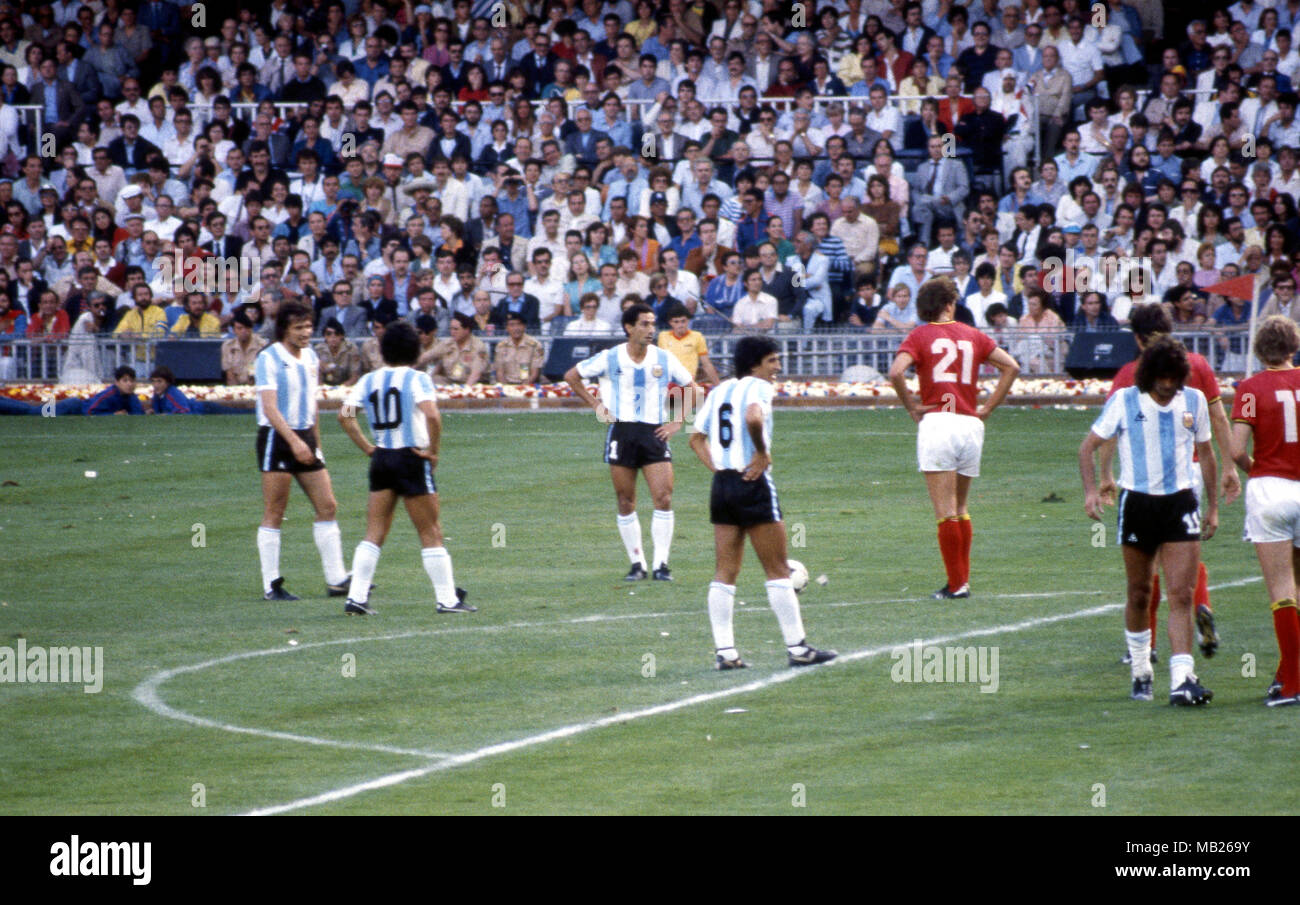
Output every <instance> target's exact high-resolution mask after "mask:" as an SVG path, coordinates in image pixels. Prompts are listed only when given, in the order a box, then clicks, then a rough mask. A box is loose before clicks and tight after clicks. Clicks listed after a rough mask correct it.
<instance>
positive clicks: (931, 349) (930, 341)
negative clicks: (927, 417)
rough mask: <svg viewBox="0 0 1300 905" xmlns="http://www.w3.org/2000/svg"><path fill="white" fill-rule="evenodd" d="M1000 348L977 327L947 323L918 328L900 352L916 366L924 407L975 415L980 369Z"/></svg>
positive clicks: (925, 325) (908, 335) (904, 341)
mask: <svg viewBox="0 0 1300 905" xmlns="http://www.w3.org/2000/svg"><path fill="white" fill-rule="evenodd" d="M997 347H998V344H997V343H996V342H994V341H993V339H992V337H990V336H986V335H985V334H983V333H981V332H980V331H979V330H976V329H975V328H974V327H970V326H967V325H966V324H960V323H957V322H956V321H944V322H942V323H931V324H922V325H921V326H919V327H914V328H913V329H912V332H911V333H909V334H907V338H906V339H904V340H903V344H902V345H901V346H899V347H898V351H899V352H900V353H901V352H906V353H907V354H908V355H910V356H912V361H914V362H916V375H917V378H918V380H920V383H921V404H922V405H927V406H933V407H934V409H935V410H939V411H945V412H956V413H957V414H959V415H974V414H975V397H976V395H977V393H978V386H977V384H976V381H977V379H978V378H979V367H980V365H982V364H983V363H984V362H985V361H987V360H988V357H989V356H990V355H992V354H993V350H994V349H996V348H997Z"/></svg>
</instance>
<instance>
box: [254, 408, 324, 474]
mask: <svg viewBox="0 0 1300 905" xmlns="http://www.w3.org/2000/svg"><path fill="white" fill-rule="evenodd" d="M275 396H276V393H275V390H262V391H261V397H262V411H264V412H265V413H266V420H267V421H270V422H271V428H272V429H273V430H274V431H275V432H276V433H277V434H279V435H280V439H281V440H283V441H284V442H285V443H286V444H288V446H289V449H290V451H292V452H293V457H294V458H295V459H297V460H298V461H299V462H301V463H302V464H303V465H310V464H311V463H312V462H314V461H316V454H315V453H314V452H312V449H311V447H310V446H308V445H307V444H306V443H305V442H303V439H302V438H301V437H299V436H298V435H297V434H295V433H294V432H293V430H292V429H291V428H290V427H289V422H288V421H285V420H284V415H282V414H280V410H279V409H278V408H277V407H276V402H275ZM318 436H319V434H318Z"/></svg>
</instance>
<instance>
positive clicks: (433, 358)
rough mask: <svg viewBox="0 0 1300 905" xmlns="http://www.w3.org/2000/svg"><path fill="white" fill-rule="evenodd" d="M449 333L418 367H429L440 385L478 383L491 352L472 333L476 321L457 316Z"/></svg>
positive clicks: (453, 318) (417, 364)
mask: <svg viewBox="0 0 1300 905" xmlns="http://www.w3.org/2000/svg"><path fill="white" fill-rule="evenodd" d="M521 288H522V285H521ZM449 330H450V333H451V335H450V337H449V338H447V339H444V340H442V341H440V342H439V343H438V344H437V345H435V346H434V347H433V349H432V350H430V351H429V352H426V353H424V354H422V355H421V356H420V358H419V360H418V361H417V362H416V366H417V367H427V368H428V370H429V374H430V376H432V377H433V382H434V383H437V384H446V383H457V384H475V383H478V382H479V380H480V379H482V377H483V376H484V374H485V373H486V371H487V366H488V350H487V345H486V344H485V343H484V342H483V340H481V339H479V338H478V337H477V336H475V335H474V333H473V330H474V319H473V318H471V317H468V316H466V315H464V314H454V315H452V318H451V325H450V327H449Z"/></svg>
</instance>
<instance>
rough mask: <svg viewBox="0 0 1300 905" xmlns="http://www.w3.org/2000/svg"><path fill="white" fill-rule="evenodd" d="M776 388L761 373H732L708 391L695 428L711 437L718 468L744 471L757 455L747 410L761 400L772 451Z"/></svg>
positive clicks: (765, 433) (764, 433)
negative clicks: (749, 374) (731, 375)
mask: <svg viewBox="0 0 1300 905" xmlns="http://www.w3.org/2000/svg"><path fill="white" fill-rule="evenodd" d="M775 395H776V388H775V387H774V386H773V385H772V383H771V381H768V380H763V379H762V378H761V377H732V378H731V379H730V380H724V381H723V382H722V383H720V384H718V386H717V387H716V388H715V389H714V390H713V392H711V393H709V396H708V398H707V399H705V400H704V405H703V406H701V407H700V410H699V412H698V413H696V415H695V429H696V430H697V431H699V432H700V433H702V434H704V435H705V436H707V437H708V438H709V453H710V455H711V456H712V457H713V465H714V467H716V468H719V469H723V470H726V469H731V470H734V471H744V470H745V469H746V468H748V467H749V462H750V460H751V459H753V458H754V452H755V449H754V440H753V438H751V437H750V436H749V428H748V427H747V426H746V425H745V413H746V412H747V411H749V407H750V405H752V404H753V403H758V405H759V407H760V408H761V409H762V410H763V442H764V444H766V445H767V451H768V452H769V453H770V452H771V451H772V398H773V397H774V396H775Z"/></svg>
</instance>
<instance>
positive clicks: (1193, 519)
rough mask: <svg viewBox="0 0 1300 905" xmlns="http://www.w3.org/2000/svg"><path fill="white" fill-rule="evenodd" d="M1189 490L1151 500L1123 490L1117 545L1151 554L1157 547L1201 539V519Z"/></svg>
mask: <svg viewBox="0 0 1300 905" xmlns="http://www.w3.org/2000/svg"><path fill="white" fill-rule="evenodd" d="M1198 510H1199V507H1198V506H1197V503H1196V494H1194V493H1193V492H1192V491H1190V490H1179V491H1177V492H1176V493H1169V494H1162V495H1159V496H1155V495H1152V494H1149V493H1138V492H1137V491H1135V490H1125V491H1123V492H1121V493H1120V497H1119V542H1120V543H1121V544H1123V545H1124V546H1126V547H1137V548H1138V549H1139V550H1141V551H1143V552H1144V553H1154V552H1156V550H1157V549H1158V548H1159V547H1160V545H1161V544H1174V543H1180V542H1185V541H1198V540H1200V539H1201V516H1200V512H1199V511H1198Z"/></svg>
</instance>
